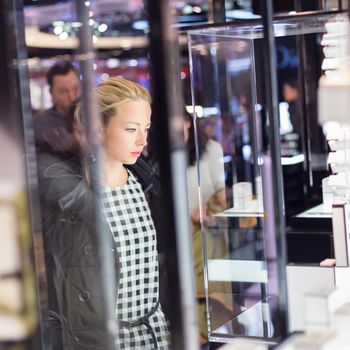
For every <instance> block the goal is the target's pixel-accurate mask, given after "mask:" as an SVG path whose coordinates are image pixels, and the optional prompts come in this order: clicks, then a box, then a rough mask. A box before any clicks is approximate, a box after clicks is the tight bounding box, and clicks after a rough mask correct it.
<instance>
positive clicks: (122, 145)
mask: <svg viewBox="0 0 350 350" xmlns="http://www.w3.org/2000/svg"><path fill="white" fill-rule="evenodd" d="M150 125H151V106H150V104H149V102H147V101H144V100H137V101H128V102H125V103H123V104H121V105H120V106H119V107H118V112H117V114H116V115H115V116H113V117H111V118H110V120H109V122H108V124H107V125H106V126H105V127H104V133H103V146H104V149H105V152H106V155H107V156H108V157H109V158H111V159H113V160H116V161H119V162H121V163H122V164H134V163H135V162H136V160H137V158H138V157H139V156H140V155H141V152H142V150H143V148H144V147H145V146H146V145H147V135H148V130H149V128H150Z"/></svg>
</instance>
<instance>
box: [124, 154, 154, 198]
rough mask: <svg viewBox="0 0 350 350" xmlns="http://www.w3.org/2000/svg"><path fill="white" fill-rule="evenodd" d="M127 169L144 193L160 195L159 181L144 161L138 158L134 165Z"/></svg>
mask: <svg viewBox="0 0 350 350" xmlns="http://www.w3.org/2000/svg"><path fill="white" fill-rule="evenodd" d="M128 169H129V170H130V171H131V172H132V173H133V174H134V175H135V177H136V178H137V180H138V182H139V183H140V184H141V186H142V189H143V191H144V192H150V193H152V194H153V195H156V196H157V195H160V184H159V179H158V177H157V175H156V174H155V172H154V170H153V168H152V167H151V166H150V165H149V164H148V163H147V161H146V160H145V159H143V158H139V159H138V160H137V162H136V163H135V164H133V165H130V166H128Z"/></svg>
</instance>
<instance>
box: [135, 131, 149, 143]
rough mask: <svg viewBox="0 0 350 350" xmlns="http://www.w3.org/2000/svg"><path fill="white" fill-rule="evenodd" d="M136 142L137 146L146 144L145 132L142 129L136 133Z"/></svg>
mask: <svg viewBox="0 0 350 350" xmlns="http://www.w3.org/2000/svg"><path fill="white" fill-rule="evenodd" d="M136 143H137V145H138V146H146V145H147V133H145V132H143V131H139V133H138V135H137V140H136Z"/></svg>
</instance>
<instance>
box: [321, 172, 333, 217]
mask: <svg viewBox="0 0 350 350" xmlns="http://www.w3.org/2000/svg"><path fill="white" fill-rule="evenodd" d="M333 197H334V194H333V190H332V186H330V185H329V177H325V178H324V179H322V202H323V207H324V209H325V210H326V211H327V212H330V211H332V204H333Z"/></svg>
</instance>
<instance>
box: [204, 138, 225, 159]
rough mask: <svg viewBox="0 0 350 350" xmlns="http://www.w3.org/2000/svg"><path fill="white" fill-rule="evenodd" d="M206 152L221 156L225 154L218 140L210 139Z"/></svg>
mask: <svg viewBox="0 0 350 350" xmlns="http://www.w3.org/2000/svg"><path fill="white" fill-rule="evenodd" d="M206 153H207V154H208V155H210V156H214V155H217V156H221V155H222V154H223V148H222V146H221V144H220V143H219V142H218V141H216V140H213V139H210V140H208V142H207V147H206Z"/></svg>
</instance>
